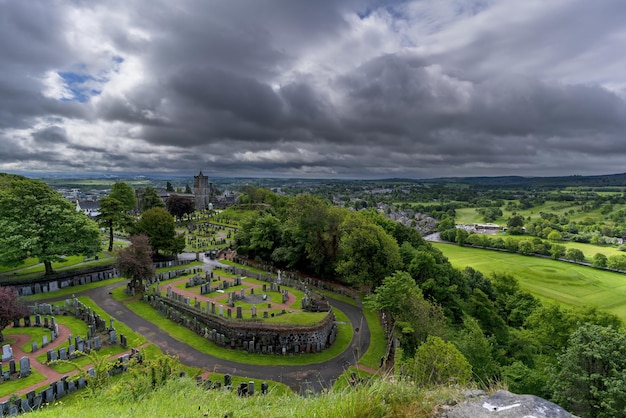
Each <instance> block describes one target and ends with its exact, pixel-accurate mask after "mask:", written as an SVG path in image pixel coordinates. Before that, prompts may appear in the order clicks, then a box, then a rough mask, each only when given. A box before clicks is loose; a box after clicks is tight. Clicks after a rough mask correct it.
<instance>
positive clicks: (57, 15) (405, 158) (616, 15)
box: [0, 0, 626, 178]
mask: <svg viewBox="0 0 626 418" xmlns="http://www.w3.org/2000/svg"><path fill="white" fill-rule="evenodd" d="M625 163H626V1H624V0H597V1H590V0H578V1H577V0H549V1H546V0H523V1H521V0H501V1H497V0H493V1H492V0H431V1H382V0H378V1H377V0H372V1H367V0H341V1H338V0H310V1H309V0H307V1H305V0H302V1H299V0H249V1H243V0H236V1H235V0H222V1H213V0H176V1H173V0H120V1H118V0H107V1H83V0H28V1H25V0H0V171H4V172H19V171H23V172H40V173H46V172H72V173H77V174H80V173H85V174H90V173H115V172H132V173H143V174H151V173H161V174H165V173H172V174H185V175H187V174H188V175H191V174H195V173H197V172H198V171H199V170H202V171H203V172H204V173H205V174H208V175H210V176H227V177H230V176H259V177H261V176H262V177H336V178H339V177H348V178H387V177H410V178H423V177H440V176H446V177H447V176H475V175H488V176H496V175H528V176H545V175H573V174H581V175H587V174H609V173H621V172H625V171H626V164H625Z"/></svg>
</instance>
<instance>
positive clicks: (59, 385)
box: [55, 381, 65, 399]
mask: <svg viewBox="0 0 626 418" xmlns="http://www.w3.org/2000/svg"><path fill="white" fill-rule="evenodd" d="M55 386H56V396H57V399H61V398H62V397H64V396H65V382H63V381H58V382H56V383H55Z"/></svg>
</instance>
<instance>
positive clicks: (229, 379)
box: [224, 373, 232, 387]
mask: <svg viewBox="0 0 626 418" xmlns="http://www.w3.org/2000/svg"><path fill="white" fill-rule="evenodd" d="M231 383H232V376H231V375H229V374H228V373H227V374H225V375H224V386H227V387H228V386H230V385H231Z"/></svg>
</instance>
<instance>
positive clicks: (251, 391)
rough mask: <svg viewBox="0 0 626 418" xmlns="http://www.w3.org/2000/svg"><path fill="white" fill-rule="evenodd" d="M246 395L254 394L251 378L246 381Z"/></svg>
mask: <svg viewBox="0 0 626 418" xmlns="http://www.w3.org/2000/svg"><path fill="white" fill-rule="evenodd" d="M248 395H249V396H252V395H254V382H253V381H252V380H251V381H249V382H248Z"/></svg>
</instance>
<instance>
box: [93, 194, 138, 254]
mask: <svg viewBox="0 0 626 418" xmlns="http://www.w3.org/2000/svg"><path fill="white" fill-rule="evenodd" d="M126 207H127V205H124V203H122V202H120V201H119V200H117V199H115V198H113V197H111V196H107V197H105V198H103V199H101V200H100V214H99V215H98V216H96V221H97V222H98V224H99V225H100V226H101V227H103V228H106V229H107V230H108V231H109V251H113V230H114V229H127V228H130V227H131V226H132V224H133V221H134V219H133V217H132V216H130V215H129V214H128V212H127V209H126Z"/></svg>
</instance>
